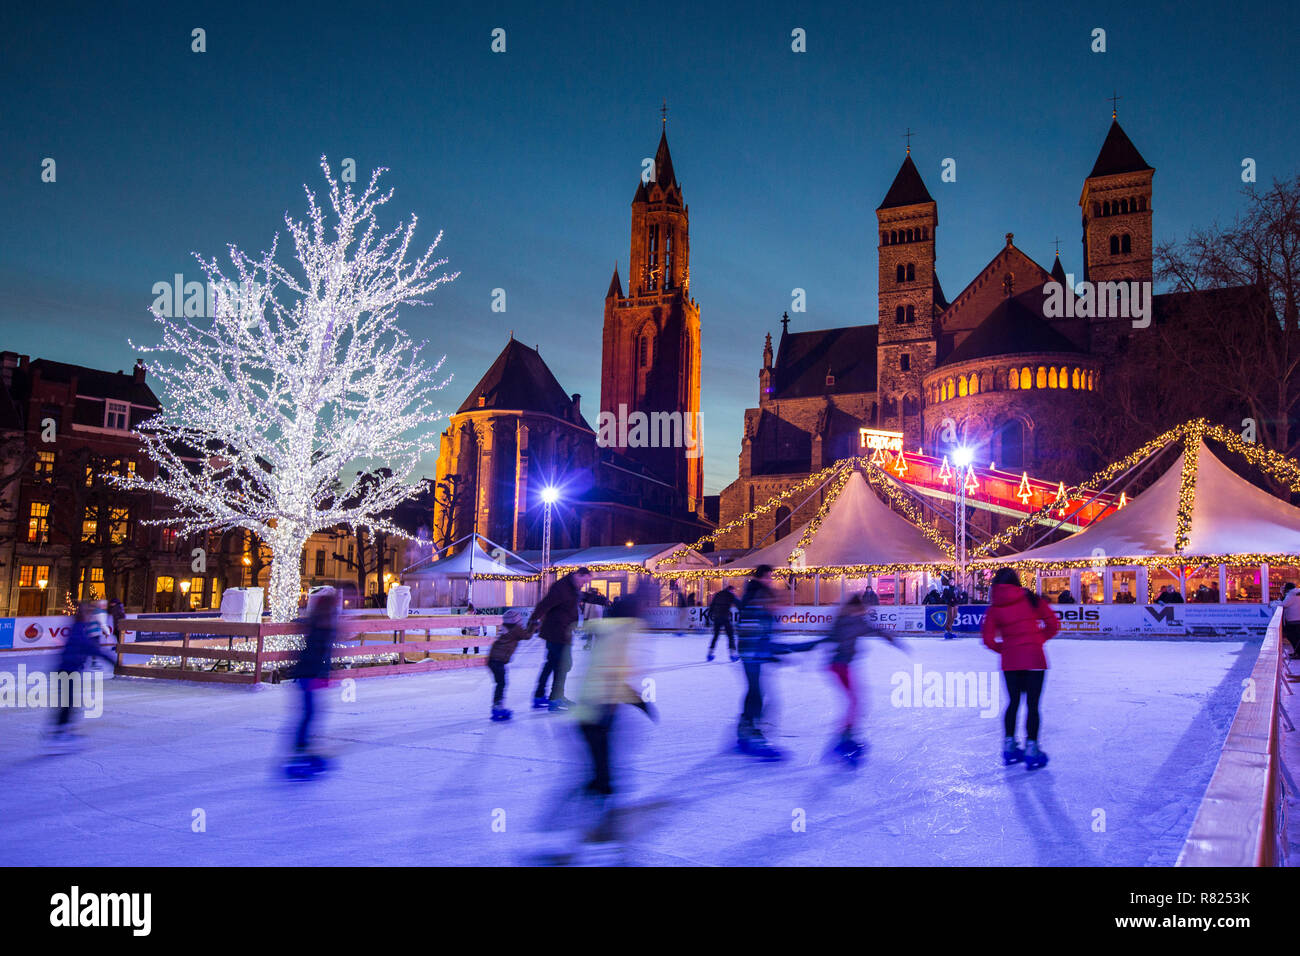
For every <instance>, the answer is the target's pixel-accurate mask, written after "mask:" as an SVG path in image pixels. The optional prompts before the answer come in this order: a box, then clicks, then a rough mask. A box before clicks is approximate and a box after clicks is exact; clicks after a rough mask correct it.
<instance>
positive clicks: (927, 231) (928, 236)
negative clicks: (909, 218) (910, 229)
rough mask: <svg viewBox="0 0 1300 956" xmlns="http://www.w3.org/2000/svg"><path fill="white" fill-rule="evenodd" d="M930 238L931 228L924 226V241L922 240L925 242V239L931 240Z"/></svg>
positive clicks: (922, 234) (922, 236) (922, 232)
mask: <svg viewBox="0 0 1300 956" xmlns="http://www.w3.org/2000/svg"><path fill="white" fill-rule="evenodd" d="M929 238H930V227H929V226H922V227H921V239H922V240H925V239H929Z"/></svg>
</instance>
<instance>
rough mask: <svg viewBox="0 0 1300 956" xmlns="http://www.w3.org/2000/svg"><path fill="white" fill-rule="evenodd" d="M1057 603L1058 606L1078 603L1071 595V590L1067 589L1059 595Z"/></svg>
mask: <svg viewBox="0 0 1300 956" xmlns="http://www.w3.org/2000/svg"><path fill="white" fill-rule="evenodd" d="M1056 603H1057V604H1077V603H1078V602H1077V601H1075V599H1074V595H1073V594H1071V593H1070V591H1069V589H1068V588H1067V589H1066V590H1064V591H1062V592H1061V593H1060V594H1058V595H1057V596H1056Z"/></svg>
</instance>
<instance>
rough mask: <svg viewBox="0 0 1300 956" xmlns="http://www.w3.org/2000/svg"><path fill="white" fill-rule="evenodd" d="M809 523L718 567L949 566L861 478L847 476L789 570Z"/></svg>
mask: <svg viewBox="0 0 1300 956" xmlns="http://www.w3.org/2000/svg"><path fill="white" fill-rule="evenodd" d="M809 524H811V522H806V523H804V524H803V525H801V526H800V527H799V528H798V529H797V530H795V531H794V532H792V533H791V534H788V535H786V536H785V537H783V538H781V539H780V540H779V541H776V542H774V543H773V544H769V545H767V546H766V547H764V548H760V549H759V550H757V551H753V552H750V553H749V554H748V555H745V556H744V557H742V558H739V559H737V560H735V561H732V562H731V563H730V564H726V565H723V568H724V569H726V568H734V569H748V568H754V567H757V566H758V565H760V564H770V565H771V566H772V567H774V568H778V569H779V568H788V567H796V568H810V569H815V568H826V569H828V570H832V571H833V570H834V569H836V568H844V567H856V566H859V565H873V566H883V565H892V564H915V565H928V564H945V565H946V564H951V563H952V559H951V558H950V557H948V555H946V554H944V553H943V551H942V550H940V548H939V546H938V545H936V544H935V543H934V542H933V541H931V540H930V539H929V538H927V537H926V536H925V534H924V533H923V532H922V531H921V530H920V529H919V528H918V527H917V526H916V525H914V524H912V522H910V521H908V520H907V519H906V518H904V517H903V516H902V515H900V514H898V513H897V512H895V511H893V510H892V509H891V508H890V507H889V506H888V505H886V504H885V503H884V502H883V501H881V500H880V499H879V498H878V497H876V494H875V492H873V491H872V490H871V489H870V488H869V487H868V486H867V482H866V479H864V478H863V477H862V473H861V472H859V471H856V470H855V471H854V472H853V473H852V474H851V475H849V478H848V480H847V481H846V482H845V484H844V487H843V488H842V489H841V491H840V493H839V495H838V496H837V497H836V498H835V500H834V501H833V502H831V506H830V509H829V510H828V511H827V512H826V516H825V517H824V518H823V519H822V523H821V526H820V527H819V528H818V529H817V533H816V534H814V535H813V537H812V541H811V542H809V544H808V545H807V546H806V547H805V548H804V553H803V555H802V557H800V558H799V559H797V561H796V562H795V563H794V564H793V565H792V564H791V563H790V561H789V558H790V553H791V552H792V551H794V549H795V547H796V546H797V545H798V544H799V541H800V540H801V539H802V537H803V533H804V531H805V530H807V528H808V525H809Z"/></svg>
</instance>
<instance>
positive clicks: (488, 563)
mask: <svg viewBox="0 0 1300 956" xmlns="http://www.w3.org/2000/svg"><path fill="white" fill-rule="evenodd" d="M473 549H474V550H473V554H474V569H473V570H474V576H475V577H479V576H480V575H484V574H500V575H506V576H509V577H523V576H524V575H527V574H532V573H535V572H533V571H532V570H522V569H519V568H512V567H507V566H506V565H504V564H501V563H500V562H498V561H494V560H493V559H492V556H491V555H489V554H488V553H487V552H486V551H484V550H483V548H482V547H480V546H479V543H478V541H477V540H476V541H475V542H474V545H473ZM428 575H441V576H443V577H453V578H468V577H469V575H470V549H469V548H462V549H461V550H460V551H458V552H457V553H456V554H454V555H452V556H451V557H450V558H442V559H441V560H438V561H432V562H430V563H429V564H425V565H422V566H421V567H419V568H417V569H415V570H413V571H408V572H407V573H406V574H405V575H403V576H404V577H425V576H428Z"/></svg>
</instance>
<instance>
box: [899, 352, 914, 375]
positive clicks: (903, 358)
mask: <svg viewBox="0 0 1300 956" xmlns="http://www.w3.org/2000/svg"><path fill="white" fill-rule="evenodd" d="M898 368H899V370H900V371H903V372H907V371H910V370H911V368H912V356H910V355H908V354H907V353H906V352H904V353H903V354H902V355H900V356H899V357H898Z"/></svg>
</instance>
